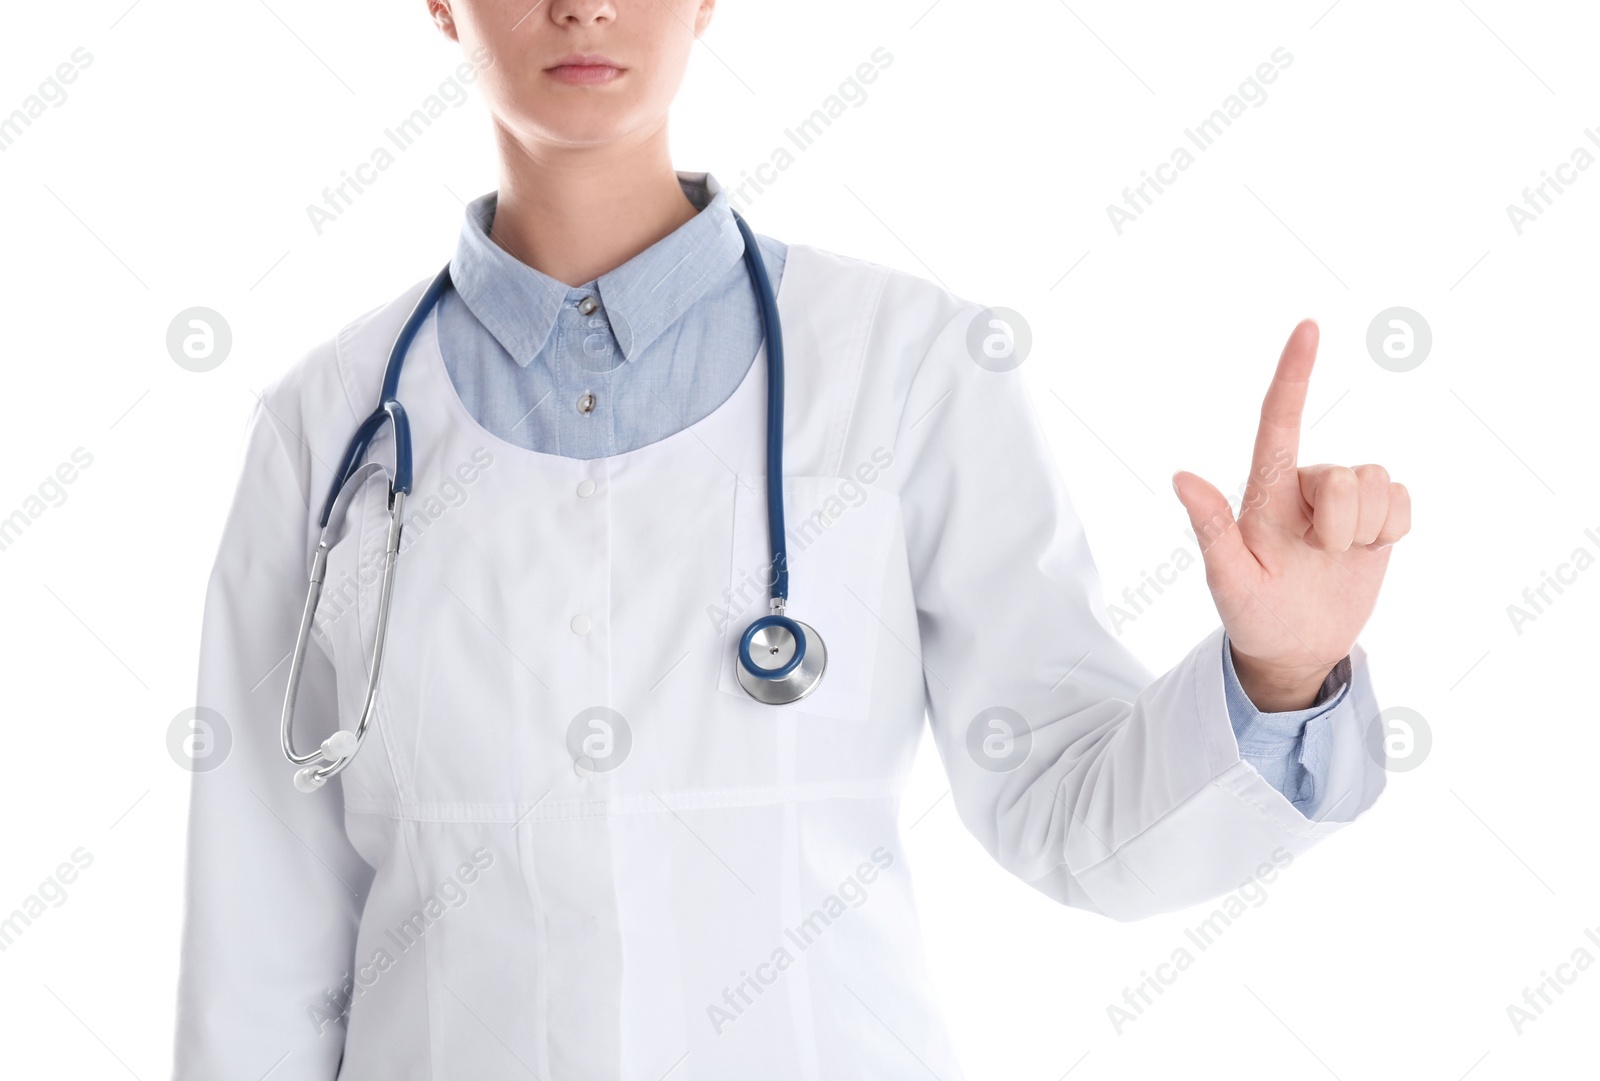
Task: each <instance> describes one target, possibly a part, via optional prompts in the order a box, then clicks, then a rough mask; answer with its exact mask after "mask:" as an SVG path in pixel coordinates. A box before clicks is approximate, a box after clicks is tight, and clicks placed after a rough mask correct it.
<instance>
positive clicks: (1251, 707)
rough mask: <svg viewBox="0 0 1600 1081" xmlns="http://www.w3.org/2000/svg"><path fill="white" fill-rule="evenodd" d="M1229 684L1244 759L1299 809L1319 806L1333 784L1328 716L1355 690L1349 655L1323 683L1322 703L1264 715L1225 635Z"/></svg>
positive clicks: (1230, 715) (1225, 672)
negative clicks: (1318, 801) (1237, 667)
mask: <svg viewBox="0 0 1600 1081" xmlns="http://www.w3.org/2000/svg"><path fill="white" fill-rule="evenodd" d="M1222 672H1223V686H1224V689H1225V691H1226V694H1227V702H1228V720H1229V722H1230V723H1231V724H1232V725H1233V735H1234V739H1235V740H1236V741H1237V742H1238V745H1239V757H1240V758H1242V759H1244V761H1246V762H1248V763H1250V765H1251V766H1252V767H1254V768H1255V770H1256V772H1257V773H1259V774H1261V776H1262V777H1264V778H1266V780H1267V783H1269V784H1271V785H1272V787H1274V788H1276V789H1277V790H1278V791H1279V792H1281V793H1282V794H1283V796H1284V798H1285V799H1287V800H1288V801H1289V802H1290V803H1292V804H1294V805H1295V806H1296V807H1299V808H1302V809H1303V808H1304V807H1306V806H1309V805H1311V804H1312V803H1314V802H1315V800H1316V797H1317V792H1318V791H1320V790H1321V789H1322V787H1323V786H1324V785H1325V784H1326V781H1327V771H1328V759H1329V748H1330V726H1329V723H1328V718H1327V715H1328V714H1329V713H1331V712H1332V711H1333V709H1334V707H1335V706H1337V705H1338V704H1339V703H1340V702H1341V701H1343V700H1344V697H1345V695H1346V694H1347V693H1348V692H1349V689H1350V658H1349V657H1348V656H1347V657H1345V658H1344V659H1343V660H1341V661H1340V662H1339V663H1338V664H1336V665H1334V666H1333V670H1332V671H1330V672H1329V673H1328V677H1327V678H1326V679H1325V680H1323V681H1322V687H1321V689H1320V690H1319V691H1318V693H1317V698H1316V701H1315V702H1313V703H1312V704H1311V705H1310V706H1308V707H1307V708H1305V709H1294V710H1285V711H1283V712H1281V713H1263V712H1261V711H1260V710H1259V709H1257V708H1256V707H1255V703H1253V702H1251V701H1250V697H1249V696H1248V695H1247V694H1245V693H1244V687H1243V686H1241V685H1240V683H1239V675H1238V673H1237V672H1235V671H1234V668H1233V651H1232V650H1231V649H1229V648H1228V636H1227V634H1226V633H1224V634H1223V636H1222Z"/></svg>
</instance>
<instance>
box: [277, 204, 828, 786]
mask: <svg viewBox="0 0 1600 1081" xmlns="http://www.w3.org/2000/svg"><path fill="white" fill-rule="evenodd" d="M730 212H731V213H733V220H734V221H735V223H737V224H738V226H739V232H740V233H741V234H742V235H743V237H744V262H745V267H746V268H747V269H748V270H749V271H750V281H751V284H752V285H753V286H754V287H755V291H756V300H757V301H758V302H759V304H760V305H761V324H762V330H763V332H764V334H765V336H766V345H767V534H768V539H769V542H770V545H771V549H772V589H771V594H770V595H771V611H770V612H769V613H768V614H767V615H764V616H762V617H760V618H759V619H757V620H755V621H754V622H752V623H751V624H750V626H749V627H747V628H746V629H745V632H744V634H742V635H741V636H740V637H739V663H738V665H737V672H738V676H739V685H740V686H741V687H743V688H744V689H745V691H746V692H747V693H749V695H750V696H751V697H752V698H754V699H756V701H758V702H764V703H766V704H768V705H774V706H781V705H787V704H788V703H790V702H798V701H799V700H800V699H802V698H804V697H805V696H806V695H808V694H810V693H811V692H812V691H813V690H815V689H816V686H817V683H818V682H819V681H820V680H821V679H822V671H823V669H824V668H826V667H827V664H828V651H827V647H825V646H824V645H823V644H822V636H821V635H819V634H818V633H817V632H816V631H815V630H814V629H813V628H812V627H810V626H809V625H808V624H805V623H801V622H800V621H799V620H797V619H791V618H790V617H789V616H788V615H786V614H785V613H784V608H785V606H786V605H787V604H788V599H789V556H788V550H787V547H786V545H785V544H784V526H783V331H782V328H781V327H779V325H778V301H777V298H776V297H775V296H774V295H773V292H772V282H771V281H770V280H769V279H768V278H767V268H766V267H765V265H763V264H762V262H761V258H760V255H759V254H758V249H757V247H756V238H755V235H754V234H753V233H751V231H750V227H749V226H748V225H746V224H745V221H744V218H742V217H740V216H739V214H738V213H737V212H736V211H730ZM449 285H450V266H449V264H446V265H445V267H444V269H443V270H441V271H439V273H438V274H437V275H436V276H435V277H434V279H433V281H431V282H430V283H428V287H427V288H426V289H425V290H423V293H422V296H421V297H419V298H418V299H417V303H416V306H415V307H413V308H412V309H411V314H410V315H409V316H408V317H407V318H406V322H405V325H404V326H402V327H401V328H400V333H399V334H398V335H396V336H395V340H394V347H393V348H392V349H391V350H390V351H389V363H388V366H387V367H386V368H385V369H384V372H383V390H382V392H381V393H380V395H379V397H378V408H377V409H375V410H373V412H372V415H371V416H369V417H368V418H367V419H366V420H364V421H362V422H361V425H360V426H359V427H358V428H357V429H356V433H355V435H354V436H353V437H352V438H351V440H350V445H349V446H348V447H347V448H346V449H345V452H344V458H343V460H342V461H341V462H340V464H339V468H338V470H337V471H336V472H335V473H334V479H333V486H332V488H331V489H330V490H329V492H328V498H327V500H326V502H325V503H324V504H323V507H322V517H321V519H320V520H319V524H320V525H321V528H322V533H321V536H320V539H319V540H318V541H317V550H316V552H315V553H314V554H313V556H312V559H311V584H310V588H309V589H308V591H307V593H306V606H305V611H304V612H303V613H302V614H301V616H300V631H299V633H298V635H296V637H295V643H294V659H293V660H292V661H291V662H290V665H289V687H288V690H287V691H286V692H285V693H284V698H283V721H282V726H281V727H282V732H281V735H282V742H283V753H284V754H285V755H287V756H288V758H289V761H291V762H293V763H294V764H295V765H297V766H300V767H302V768H301V769H299V770H297V771H296V772H295V775H294V786H295V787H296V788H298V789H299V790H300V791H302V792H315V791H316V790H317V789H319V788H321V787H322V786H323V785H324V784H326V783H327V781H328V778H329V777H332V776H335V775H336V774H338V773H340V772H342V771H343V770H344V768H345V767H346V766H348V765H349V764H350V762H351V760H352V759H354V758H355V755H356V752H357V751H359V750H360V749H361V744H362V741H363V740H365V739H366V735H367V726H368V724H370V723H371V721H372V714H373V710H374V708H375V707H376V705H377V701H378V678H379V673H380V672H381V671H382V668H383V647H384V643H385V641H386V640H387V638H388V631H389V601H390V598H391V596H392V595H393V593H394V568H395V563H396V561H397V560H398V558H399V555H400V529H401V520H402V515H403V512H404V510H405V502H406V496H407V495H408V494H410V492H411V425H410V422H409V421H407V419H406V411H405V408H404V407H403V406H401V404H400V400H399V397H398V391H399V387H400V369H401V367H402V366H403V365H404V363H405V358H406V353H407V351H408V350H409V349H410V347H411V342H412V339H413V338H415V337H416V335H417V331H418V329H419V328H420V327H421V326H422V322H423V320H424V319H426V318H427V316H428V313H429V312H430V311H432V310H433V306H434V305H435V304H437V303H438V300H439V297H440V296H441V295H443V293H444V291H445V288H446V287H447V286H449ZM385 425H388V426H389V427H390V428H391V429H393V431H394V473H393V474H392V475H389V474H388V471H387V470H386V469H385V468H384V467H383V465H382V464H381V463H379V462H366V463H364V464H363V463H362V458H363V457H365V456H366V453H367V450H368V448H370V447H371V445H372V441H373V440H374V439H375V438H377V435H378V433H379V432H380V431H382V430H383V428H384V426H385ZM379 473H381V474H384V475H386V476H387V477H388V481H389V536H388V541H387V544H386V546H385V548H384V558H383V579H382V582H381V584H380V586H379V593H378V630H377V637H376V638H375V640H374V642H373V647H372V664H371V667H370V668H369V670H368V672H367V697H366V702H365V704H364V705H363V706H362V707H361V720H360V722H359V723H358V724H357V725H356V727H355V731H353V732H352V731H350V730H349V729H345V728H341V729H339V731H337V732H335V733H334V734H333V735H331V736H329V737H328V738H327V739H325V740H323V741H322V746H321V747H319V748H317V749H316V750H315V751H312V752H311V753H310V754H296V753H295V750H294V737H293V729H294V703H295V696H296V693H297V692H298V691H299V689H300V676H301V673H302V669H303V668H304V665H305V658H306V649H307V647H308V646H309V645H310V642H311V623H312V620H313V619H314V618H315V616H316V614H317V601H318V600H319V599H320V598H321V596H322V582H323V578H324V576H325V575H326V573H327V569H328V549H329V547H330V546H331V545H332V543H333V540H334V538H335V536H336V535H337V533H338V532H339V527H340V525H341V524H342V523H343V521H344V515H345V510H346V508H347V507H348V506H349V504H350V501H351V499H352V497H353V495H354V493H355V492H356V491H358V490H359V489H360V488H361V486H362V485H363V484H365V483H366V482H367V480H368V479H369V478H371V477H372V476H374V475H375V474H379Z"/></svg>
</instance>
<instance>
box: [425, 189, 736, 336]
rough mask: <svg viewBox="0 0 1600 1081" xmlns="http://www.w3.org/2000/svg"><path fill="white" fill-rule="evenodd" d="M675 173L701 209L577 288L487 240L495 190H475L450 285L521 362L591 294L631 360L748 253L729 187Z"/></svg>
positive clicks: (452, 268) (689, 197)
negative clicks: (565, 312)
mask: <svg viewBox="0 0 1600 1081" xmlns="http://www.w3.org/2000/svg"><path fill="white" fill-rule="evenodd" d="M677 176H678V184H679V186H680V187H682V188H683V193H684V195H685V196H687V197H688V199H689V201H690V202H691V203H693V204H694V205H695V206H696V207H699V208H700V213H698V214H696V215H695V216H694V217H693V218H690V219H689V220H688V221H687V222H685V223H684V224H683V225H681V226H679V227H678V228H677V229H675V230H674V231H673V232H671V233H669V234H668V235H666V236H665V237H662V238H661V239H660V240H658V241H657V242H656V243H654V244H652V245H651V246H650V247H648V248H646V249H645V250H644V251H642V252H640V253H639V254H638V255H636V256H634V257H633V258H632V259H629V260H628V261H627V262H626V263H623V264H622V265H621V266H619V267H616V268H615V269H613V270H610V271H607V272H606V273H605V274H602V275H600V277H599V278H597V279H595V280H593V281H590V282H587V283H585V284H584V285H581V286H569V285H567V284H566V283H565V282H562V281H559V280H557V279H555V278H552V277H550V276H549V275H548V274H544V273H542V272H541V271H538V270H536V269H534V268H533V267H531V266H529V265H528V264H526V263H524V262H522V261H521V260H519V259H517V258H516V257H515V256H514V255H512V254H511V253H510V252H508V251H506V250H505V249H504V248H502V247H500V245H498V244H496V243H495V242H494V241H493V240H491V239H490V238H489V228H490V225H491V224H492V223H493V221H494V212H495V207H496V205H497V203H498V199H499V192H497V191H493V192H489V193H488V194H486V195H481V196H479V197H478V198H476V199H474V200H473V201H472V202H471V203H469V204H468V206H467V211H466V220H465V222H464V223H463V224H462V228H461V236H460V239H459V240H458V241H457V245H456V253H455V256H454V257H453V258H452V259H451V261H450V277H451V282H452V284H453V285H454V287H455V289H456V292H457V293H458V294H459V295H460V297H461V299H462V301H463V302H465V304H466V305H467V307H468V309H470V310H471V312H472V314H473V315H474V316H476V317H477V319H478V321H479V322H480V323H482V324H483V325H484V326H485V327H486V328H488V330H489V332H490V333H491V334H493V335H494V336H495V338H496V339H497V340H498V341H499V342H500V344H501V345H502V346H504V347H505V350H506V352H507V353H509V354H510V355H511V358H512V359H513V360H514V361H516V363H517V364H518V365H520V366H522V367H524V368H526V367H527V366H528V364H529V363H530V362H531V361H532V360H533V358H534V357H535V356H536V355H537V354H538V353H539V351H540V350H541V349H542V348H544V344H545V342H546V341H547V340H548V339H549V337H550V331H551V330H552V329H553V328H554V327H555V324H556V317H557V316H558V315H559V314H560V311H561V307H562V305H563V304H570V303H576V302H577V301H579V300H581V299H582V298H583V297H584V296H586V295H588V294H590V293H594V292H598V294H599V297H600V302H601V305H602V313H601V314H604V315H605V316H606V318H607V319H608V321H609V322H610V324H611V330H612V333H613V334H615V335H616V339H617V345H618V346H619V347H620V348H621V350H622V354H623V356H624V357H626V358H627V359H628V360H630V361H631V360H634V359H635V358H637V357H638V356H639V355H640V353H642V352H643V350H644V349H645V348H646V347H647V346H648V345H649V344H650V343H651V342H653V341H655V339H656V338H657V337H658V336H660V334H661V333H662V331H664V330H665V329H666V328H668V327H670V326H671V325H672V324H673V323H674V322H676V321H677V320H678V318H679V317H681V316H682V315H683V313H684V312H685V311H687V310H688V309H689V307H690V306H691V305H692V304H694V302H695V301H697V300H699V299H700V298H701V297H702V296H704V295H705V293H706V291H707V290H708V289H710V288H711V287H712V286H713V285H715V284H716V283H717V282H719V281H721V280H722V276H723V274H725V273H726V272H727V270H728V268H729V267H731V266H732V265H733V264H734V262H736V261H737V260H738V259H739V258H740V257H741V256H742V255H743V254H744V241H743V238H742V237H741V236H740V235H739V229H738V226H737V224H736V223H735V222H734V220H733V214H732V211H731V210H730V208H729V206H728V198H727V194H726V193H725V192H724V190H723V188H722V185H721V184H719V183H718V182H717V180H716V178H715V177H714V176H712V175H711V174H710V173H708V172H700V173H688V172H679V173H678V174H677Z"/></svg>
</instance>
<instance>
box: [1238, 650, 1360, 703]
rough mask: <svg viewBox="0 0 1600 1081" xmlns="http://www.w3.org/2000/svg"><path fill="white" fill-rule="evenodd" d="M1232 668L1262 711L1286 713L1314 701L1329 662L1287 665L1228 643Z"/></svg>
mask: <svg viewBox="0 0 1600 1081" xmlns="http://www.w3.org/2000/svg"><path fill="white" fill-rule="evenodd" d="M1228 650H1229V652H1230V653H1231V654H1232V659H1233V672H1234V675H1235V676H1237V677H1238V679H1239V687H1240V689H1241V690H1243V691H1244V693H1245V697H1247V698H1249V699H1250V703H1251V704H1252V705H1254V706H1255V707H1256V709H1258V710H1260V711H1261V712H1262V713H1287V712H1290V711H1292V710H1298V709H1309V708H1310V707H1311V706H1313V705H1315V704H1316V701H1317V697H1318V695H1319V694H1320V693H1321V691H1322V684H1323V683H1324V681H1326V680H1327V678H1328V673H1329V672H1331V671H1333V668H1334V666H1333V665H1331V664H1324V665H1312V666H1288V665H1280V664H1272V663H1270V662H1266V661H1261V660H1258V659H1256V658H1253V657H1248V656H1246V655H1244V654H1242V653H1240V652H1239V651H1238V650H1237V649H1234V648H1233V643H1232V642H1229V643H1228Z"/></svg>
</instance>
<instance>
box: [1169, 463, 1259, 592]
mask: <svg viewBox="0 0 1600 1081" xmlns="http://www.w3.org/2000/svg"><path fill="white" fill-rule="evenodd" d="M1172 490H1173V491H1174V492H1176V493H1177V494H1178V502H1180V503H1182V504H1183V509H1184V510H1186V511H1188V512H1189V525H1190V526H1191V527H1193V529H1194V536H1195V542H1196V543H1197V544H1199V545H1200V555H1201V558H1203V559H1204V560H1205V564H1206V569H1207V570H1208V571H1209V572H1211V573H1212V574H1218V573H1222V572H1223V571H1224V568H1228V567H1232V566H1236V565H1237V564H1238V561H1239V560H1240V559H1242V558H1244V557H1245V556H1248V555H1250V552H1249V550H1248V549H1247V548H1246V547H1245V543H1244V537H1243V535H1241V534H1240V532H1239V527H1238V525H1237V524H1236V523H1235V522H1234V520H1233V510H1232V508H1231V507H1229V506H1228V500H1227V497H1226V496H1224V495H1223V494H1222V493H1221V492H1219V491H1217V489H1216V487H1215V486H1213V485H1212V484H1211V483H1210V482H1209V481H1206V480H1203V479H1201V478H1200V477H1197V476H1195V474H1193V473H1187V472H1184V471H1183V470H1179V471H1178V472H1176V473H1174V474H1172Z"/></svg>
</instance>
